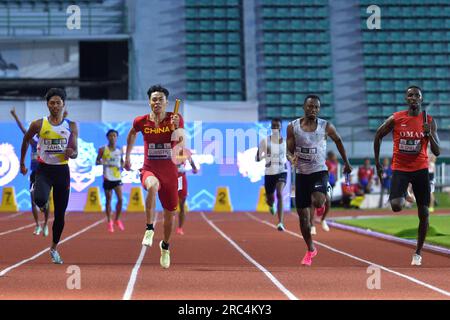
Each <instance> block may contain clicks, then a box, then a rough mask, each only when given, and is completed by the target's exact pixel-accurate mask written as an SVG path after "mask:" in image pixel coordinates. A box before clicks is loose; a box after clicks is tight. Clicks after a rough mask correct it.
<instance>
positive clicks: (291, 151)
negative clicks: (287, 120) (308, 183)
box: [286, 124, 297, 165]
mask: <svg viewBox="0 0 450 320" xmlns="http://www.w3.org/2000/svg"><path fill="white" fill-rule="evenodd" d="M286 130H287V133H286V136H287V139H286V148H287V152H286V156H287V158H288V160H289V161H290V162H291V164H293V165H296V162H297V156H296V155H295V136H294V128H293V127H292V124H288V126H287V129H286Z"/></svg>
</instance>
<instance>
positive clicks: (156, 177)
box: [124, 85, 183, 268]
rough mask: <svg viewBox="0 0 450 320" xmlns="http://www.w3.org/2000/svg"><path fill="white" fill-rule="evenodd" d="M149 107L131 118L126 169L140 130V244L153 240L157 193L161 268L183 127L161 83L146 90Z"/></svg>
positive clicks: (166, 264) (166, 262)
mask: <svg viewBox="0 0 450 320" xmlns="http://www.w3.org/2000/svg"><path fill="white" fill-rule="evenodd" d="M147 95H148V97H149V103H150V107H151V110H152V111H151V112H150V114H147V115H144V116H140V117H137V118H135V119H134V121H133V126H132V128H131V129H130V132H129V133H128V137H127V150H126V155H125V166H124V167H125V169H126V170H130V168H131V163H130V153H131V149H132V148H133V145H134V143H135V141H136V135H137V133H138V132H141V133H142V135H143V137H144V153H145V159H144V166H143V167H142V169H141V182H142V186H143V187H144V189H145V190H147V197H146V200H145V213H146V218H147V230H146V231H145V235H144V239H143V240H142V244H143V245H145V246H151V245H152V244H153V235H154V227H153V218H154V213H155V204H156V193H158V196H159V200H160V201H161V204H162V207H163V209H164V240H163V241H161V242H160V243H159V247H160V249H161V259H160V264H161V266H162V267H163V268H169V266H170V252H169V239H170V235H171V232H172V225H173V218H174V214H175V212H176V210H177V204H178V168H177V165H176V161H174V160H175V157H172V153H174V154H176V152H172V151H173V149H174V148H175V146H176V145H177V144H178V143H179V142H181V141H182V138H179V137H180V136H182V135H181V134H180V131H182V130H178V129H179V128H183V118H182V117H181V116H180V115H178V114H174V113H172V112H166V107H167V104H168V97H169V91H168V90H167V89H166V88H163V87H161V86H160V85H156V86H152V87H150V89H149V90H148V91H147Z"/></svg>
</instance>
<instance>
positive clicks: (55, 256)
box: [50, 249, 63, 264]
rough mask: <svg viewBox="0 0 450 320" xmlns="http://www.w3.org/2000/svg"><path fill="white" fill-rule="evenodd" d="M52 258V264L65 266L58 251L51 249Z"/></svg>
mask: <svg viewBox="0 0 450 320" xmlns="http://www.w3.org/2000/svg"><path fill="white" fill-rule="evenodd" d="M50 256H51V257H52V262H53V263H55V264H63V261H62V259H61V256H60V255H59V253H58V251H56V250H53V249H50Z"/></svg>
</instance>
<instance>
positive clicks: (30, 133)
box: [20, 119, 42, 175]
mask: <svg viewBox="0 0 450 320" xmlns="http://www.w3.org/2000/svg"><path fill="white" fill-rule="evenodd" d="M41 126H42V119H38V120H35V121H33V122H32V123H31V125H30V127H29V128H28V130H27V131H26V132H25V134H24V135H23V139H22V146H21V148H20V172H21V173H22V174H23V175H25V174H27V171H28V169H27V167H26V166H25V156H26V155H27V150H28V146H29V144H30V140H31V139H33V137H34V136H35V135H36V134H38V133H39V130H41Z"/></svg>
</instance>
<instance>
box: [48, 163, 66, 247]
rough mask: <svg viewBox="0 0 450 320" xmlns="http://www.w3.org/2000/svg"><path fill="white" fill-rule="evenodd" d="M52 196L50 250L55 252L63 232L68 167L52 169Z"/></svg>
mask: <svg viewBox="0 0 450 320" xmlns="http://www.w3.org/2000/svg"><path fill="white" fill-rule="evenodd" d="M53 170H55V171H54V172H52V180H53V196H54V199H53V201H54V205H55V213H54V215H55V220H54V221H53V244H52V249H53V250H56V246H57V245H58V243H59V240H60V239H61V235H62V232H63V230H64V224H65V221H64V218H65V215H66V209H67V205H68V203H69V195H70V171H69V166H67V165H64V166H61V167H58V168H55V169H53Z"/></svg>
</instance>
